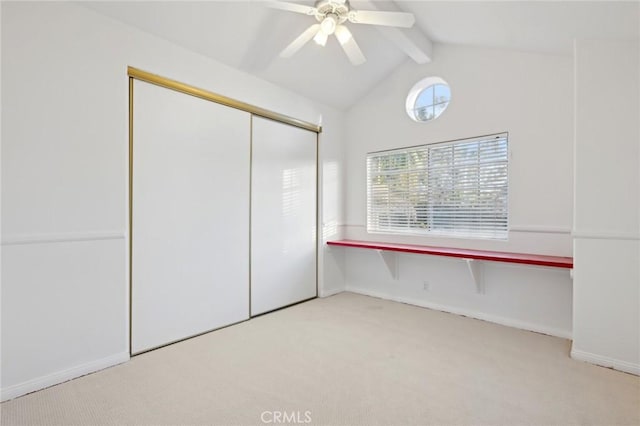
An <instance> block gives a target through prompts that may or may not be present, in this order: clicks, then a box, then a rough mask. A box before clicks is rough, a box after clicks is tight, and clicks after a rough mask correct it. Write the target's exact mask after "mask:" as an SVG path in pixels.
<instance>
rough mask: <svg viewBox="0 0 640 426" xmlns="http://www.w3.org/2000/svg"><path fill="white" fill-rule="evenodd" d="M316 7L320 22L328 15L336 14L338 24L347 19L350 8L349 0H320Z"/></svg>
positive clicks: (317, 17)
mask: <svg viewBox="0 0 640 426" xmlns="http://www.w3.org/2000/svg"><path fill="white" fill-rule="evenodd" d="M315 8H316V10H317V12H316V19H317V20H318V22H322V21H323V20H324V19H325V18H326V17H327V16H328V15H334V16H335V18H336V21H337V22H336V24H338V25H339V24H342V23H343V22H344V21H346V20H347V17H348V15H349V10H350V7H349V2H348V1H347V0H343V1H341V0H318V1H317V2H316V4H315Z"/></svg>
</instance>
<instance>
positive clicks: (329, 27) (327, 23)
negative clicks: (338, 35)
mask: <svg viewBox="0 0 640 426" xmlns="http://www.w3.org/2000/svg"><path fill="white" fill-rule="evenodd" d="M337 25H338V17H337V16H336V15H335V14H333V13H330V14H328V15H327V16H325V17H324V19H323V20H322V22H321V23H320V27H321V28H322V31H323V32H324V33H325V34H327V35H331V34H333V32H334V31H335V30H336V26H337Z"/></svg>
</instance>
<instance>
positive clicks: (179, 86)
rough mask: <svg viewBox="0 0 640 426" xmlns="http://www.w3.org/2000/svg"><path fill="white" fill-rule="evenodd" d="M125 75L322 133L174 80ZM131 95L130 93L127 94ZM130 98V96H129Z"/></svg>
mask: <svg viewBox="0 0 640 426" xmlns="http://www.w3.org/2000/svg"><path fill="white" fill-rule="evenodd" d="M127 74H128V75H129V77H130V79H136V80H140V81H146V82H147V83H152V84H155V85H157V86H161V87H165V88H167V89H171V90H175V91H177V92H182V93H186V94H187V95H191V96H195V97H197V98H202V99H206V100H208V101H211V102H215V103H218V104H221V105H225V106H228V107H231V108H235V109H239V110H242V111H246V112H249V113H251V114H253V115H257V116H259V117H264V118H268V119H271V120H275V121H279V122H281V123H285V124H290V125H292V126H295V127H300V128H302V129H305V130H310V131H312V132H315V133H321V132H322V126H320V125H318V124H313V123H309V122H307V121H303V120H298V119H297V118H293V117H290V116H288V115H285V114H280V113H277V112H273V111H270V110H267V109H264V108H260V107H257V106H255V105H251V104H248V103H245V102H241V101H238V100H236V99H232V98H228V97H226V96H223V95H219V94H217V93H213V92H209V91H208V90H204V89H200V88H197V87H194V86H191V85H188V84H185V83H180V82H179V81H176V80H171V79H169V78H166V77H161V76H159V75H156V74H152V73H150V72H147V71H142V70H139V69H137V68H133V67H128V68H127ZM130 92H131V91H130ZM129 94H130V95H131V93H129ZM130 98H131V96H130Z"/></svg>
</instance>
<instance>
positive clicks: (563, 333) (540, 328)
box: [346, 286, 571, 339]
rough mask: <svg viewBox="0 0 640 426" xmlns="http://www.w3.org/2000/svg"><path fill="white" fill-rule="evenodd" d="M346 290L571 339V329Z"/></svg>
mask: <svg viewBox="0 0 640 426" xmlns="http://www.w3.org/2000/svg"><path fill="white" fill-rule="evenodd" d="M346 291H350V292H352V293H358V294H362V295H365V296H372V297H377V298H380V299H386V300H393V301H394V302H401V303H407V304H409V305H415V306H420V307H423V308H428V309H433V310H436V311H442V312H448V313H451V314H456V315H463V316H465V317H470V318H475V319H479V320H483V321H488V322H493V323H496V324H500V325H506V326H508V327H513V328H519V329H521V330H527V331H534V332H536V333H542V334H547V335H549V336H555V337H561V338H563V339H571V331H568V330H562V329H559V328H554V327H547V326H544V325H540V324H535V323H530V322H526V321H519V320H516V319H512V318H505V317H500V316H497V315H491V314H486V313H484V312H478V311H472V310H468V309H463V308H457V307H453V306H446V305H440V304H437V303H431V302H427V301H424V300H419V299H411V298H407V297H398V296H390V295H388V294H385V293H382V292H376V291H369V290H363V289H360V288H356V287H351V286H347V288H346Z"/></svg>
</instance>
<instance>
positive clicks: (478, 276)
mask: <svg viewBox="0 0 640 426" xmlns="http://www.w3.org/2000/svg"><path fill="white" fill-rule="evenodd" d="M465 260H466V261H467V267H468V268H469V273H470V274H471V279H472V280H473V283H474V284H475V285H476V293H478V294H484V283H483V282H482V266H481V264H480V262H478V261H477V260H474V259H465Z"/></svg>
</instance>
